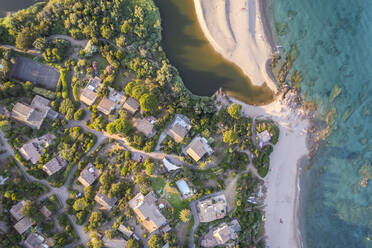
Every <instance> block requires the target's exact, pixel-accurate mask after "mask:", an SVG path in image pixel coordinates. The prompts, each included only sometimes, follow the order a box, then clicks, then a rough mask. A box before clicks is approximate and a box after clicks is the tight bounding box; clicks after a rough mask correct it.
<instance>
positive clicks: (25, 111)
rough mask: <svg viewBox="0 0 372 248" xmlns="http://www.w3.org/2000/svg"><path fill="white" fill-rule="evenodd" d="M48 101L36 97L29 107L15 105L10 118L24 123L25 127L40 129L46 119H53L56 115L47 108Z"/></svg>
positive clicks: (20, 104) (21, 104)
mask: <svg viewBox="0 0 372 248" xmlns="http://www.w3.org/2000/svg"><path fill="white" fill-rule="evenodd" d="M49 104H50V101H49V100H48V99H46V98H44V97H41V96H39V95H36V96H35V97H34V99H33V100H32V102H31V105H26V104H23V103H20V102H18V103H16V105H14V107H13V110H12V112H11V117H12V118H13V119H15V120H17V121H20V122H23V123H25V124H26V125H27V126H29V127H31V128H35V129H40V127H41V125H42V124H43V122H44V119H45V118H46V117H48V118H51V119H55V118H57V117H58V113H57V112H55V111H53V110H52V108H51V107H49Z"/></svg>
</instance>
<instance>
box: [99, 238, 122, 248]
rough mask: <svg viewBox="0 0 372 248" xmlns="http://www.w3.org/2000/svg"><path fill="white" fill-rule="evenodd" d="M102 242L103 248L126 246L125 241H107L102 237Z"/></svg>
mask: <svg viewBox="0 0 372 248" xmlns="http://www.w3.org/2000/svg"><path fill="white" fill-rule="evenodd" d="M102 241H103V246H104V247H105V248H125V247H126V246H127V241H126V240H125V239H117V238H114V239H108V238H107V237H106V236H104V237H103V239H102Z"/></svg>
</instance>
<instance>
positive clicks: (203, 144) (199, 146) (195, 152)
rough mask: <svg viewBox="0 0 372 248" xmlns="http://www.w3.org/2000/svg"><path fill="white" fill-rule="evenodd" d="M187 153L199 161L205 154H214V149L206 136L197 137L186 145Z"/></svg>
mask: <svg viewBox="0 0 372 248" xmlns="http://www.w3.org/2000/svg"><path fill="white" fill-rule="evenodd" d="M186 153H187V154H188V155H190V157H192V158H193V159H194V160H195V161H196V162H198V161H199V160H200V159H201V158H202V157H204V155H205V154H212V153H213V150H212V148H211V147H210V146H209V145H208V141H207V140H206V139H205V138H202V137H195V138H194V139H193V140H192V141H191V142H190V144H189V145H188V146H187V147H186Z"/></svg>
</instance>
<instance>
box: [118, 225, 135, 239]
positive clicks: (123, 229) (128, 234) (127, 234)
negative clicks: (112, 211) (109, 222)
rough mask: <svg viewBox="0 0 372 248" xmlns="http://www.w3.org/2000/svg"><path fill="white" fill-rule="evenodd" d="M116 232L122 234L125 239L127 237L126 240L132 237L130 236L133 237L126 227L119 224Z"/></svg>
mask: <svg viewBox="0 0 372 248" xmlns="http://www.w3.org/2000/svg"><path fill="white" fill-rule="evenodd" d="M118 230H119V231H120V232H121V233H122V234H124V235H125V237H127V238H128V239H129V238H130V237H132V235H133V232H132V230H130V229H129V228H128V227H126V226H124V225H122V224H120V226H119V228H118Z"/></svg>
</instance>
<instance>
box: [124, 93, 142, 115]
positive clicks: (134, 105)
mask: <svg viewBox="0 0 372 248" xmlns="http://www.w3.org/2000/svg"><path fill="white" fill-rule="evenodd" d="M139 107H140V104H139V102H137V100H135V99H134V98H132V97H129V98H128V99H126V101H125V103H124V105H123V108H124V109H125V110H127V111H128V112H129V113H131V114H132V115H134V114H135V113H136V112H137V111H138V109H139Z"/></svg>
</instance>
